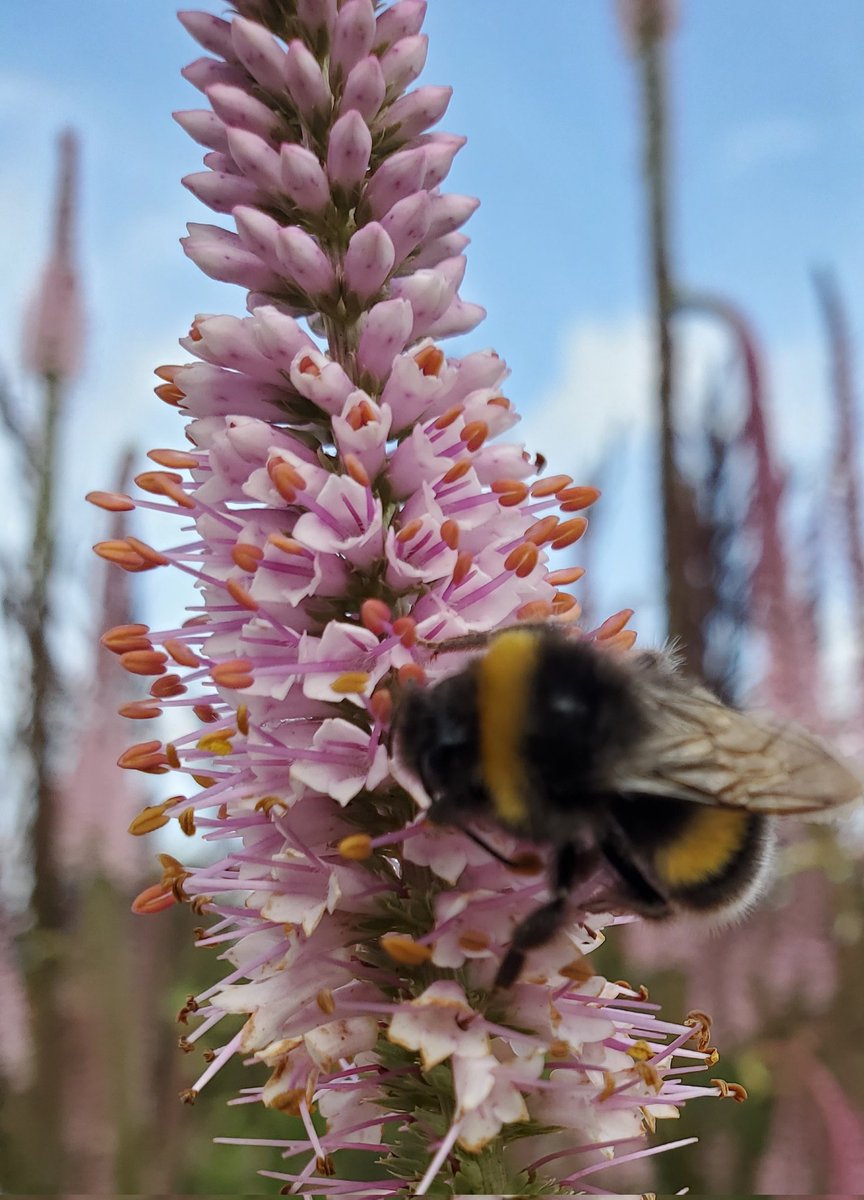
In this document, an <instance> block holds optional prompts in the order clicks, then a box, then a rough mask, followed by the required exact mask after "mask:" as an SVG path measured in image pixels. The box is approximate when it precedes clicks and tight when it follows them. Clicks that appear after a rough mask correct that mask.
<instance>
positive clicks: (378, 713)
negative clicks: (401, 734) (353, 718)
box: [369, 687, 393, 725]
mask: <svg viewBox="0 0 864 1200" xmlns="http://www.w3.org/2000/svg"><path fill="white" fill-rule="evenodd" d="M369 709H370V711H371V713H372V716H373V717H374V718H375V720H376V721H378V723H379V724H380V725H389V724H390V720H391V718H392V716H393V696H392V694H391V692H390V689H389V688H386V687H383V688H379V689H378V691H377V692H373V693H372V695H371V696H370V697H369Z"/></svg>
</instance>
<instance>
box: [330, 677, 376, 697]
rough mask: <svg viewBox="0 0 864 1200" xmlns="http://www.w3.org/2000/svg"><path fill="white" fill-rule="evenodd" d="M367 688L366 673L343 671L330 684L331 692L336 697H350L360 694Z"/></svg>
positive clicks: (367, 679)
mask: <svg viewBox="0 0 864 1200" xmlns="http://www.w3.org/2000/svg"><path fill="white" fill-rule="evenodd" d="M368 686H369V672H368V671H345V673H344V674H342V675H339V676H338V677H337V678H336V679H334V680H333V682H332V683H331V684H330V690H331V692H335V693H336V695H337V696H350V695H353V694H355V693H357V692H362V691H364V690H365V688H367V687H368Z"/></svg>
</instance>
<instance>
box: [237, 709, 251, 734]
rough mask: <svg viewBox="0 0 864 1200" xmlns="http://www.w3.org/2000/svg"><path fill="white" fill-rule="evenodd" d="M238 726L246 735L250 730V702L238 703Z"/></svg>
mask: <svg viewBox="0 0 864 1200" xmlns="http://www.w3.org/2000/svg"><path fill="white" fill-rule="evenodd" d="M237 728H238V730H239V731H240V733H242V734H243V736H244V737H246V735H247V734H248V732H249V706H248V704H238V705H237Z"/></svg>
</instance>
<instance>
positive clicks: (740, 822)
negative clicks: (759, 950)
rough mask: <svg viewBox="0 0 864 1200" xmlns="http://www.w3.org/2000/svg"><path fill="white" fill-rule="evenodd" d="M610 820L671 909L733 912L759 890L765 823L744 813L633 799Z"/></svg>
mask: <svg viewBox="0 0 864 1200" xmlns="http://www.w3.org/2000/svg"><path fill="white" fill-rule="evenodd" d="M614 808H615V815H616V818H617V820H618V821H619V823H620V825H621V826H622V828H623V829H624V830H625V832H626V835H627V838H628V840H629V842H630V845H631V847H632V849H633V851H634V853H635V854H636V855H638V856H639V858H641V859H642V861H644V862H645V863H646V865H648V866H649V867H650V871H651V875H652V877H653V880H654V882H655V883H656V885H657V887H658V889H659V890H660V891H661V892H662V893H663V894H664V895H665V896H666V897H668V899H669V900H670V902H671V903H672V905H673V907H674V908H678V909H692V910H696V911H699V912H711V911H717V912H721V911H724V910H725V911H730V910H731V911H734V910H735V909H737V908H740V907H741V906H742V905H746V904H747V902H748V901H749V900H751V899H753V898H754V897H755V896H756V894H757V893H758V892H759V890H760V887H761V885H762V882H763V879H764V875H765V869H766V867H767V864H768V857H769V852H770V847H771V843H772V828H771V822H770V818H767V817H765V816H762V815H760V814H758V813H753V812H750V811H748V810H747V809H737V808H729V807H720V806H715V805H708V804H696V803H691V802H689V801H684V800H673V799H662V798H660V797H655V796H650V797H649V796H636V797H631V798H627V799H626V800H621V801H618V802H617V803H616V804H615V806H614Z"/></svg>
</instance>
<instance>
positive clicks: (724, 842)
mask: <svg viewBox="0 0 864 1200" xmlns="http://www.w3.org/2000/svg"><path fill="white" fill-rule="evenodd" d="M749 822H750V814H749V813H747V812H744V811H739V810H737V809H733V808H712V807H709V806H707V805H705V806H703V805H699V804H694V805H693V815H692V816H691V818H690V820H689V822H688V823H687V825H686V827H685V828H684V829H683V830H682V831H681V832H680V833H679V834H678V835H677V836H676V837H675V838H674V840H673V841H672V843H671V845H669V846H666V847H665V848H664V849H662V850H660V851H659V852H658V853H657V856H656V859H655V865H656V867H657V871H658V874H659V876H660V880H661V881H662V882H665V883H668V884H671V886H672V887H688V886H692V885H693V884H698V883H705V882H707V881H708V880H710V879H714V878H716V877H717V876H719V875H722V874H723V873H724V872H725V870H726V869H727V867H728V866H729V864H730V863H731V862H732V861H733V860H734V859H735V856H736V855H737V854H738V853H739V851H740V850H741V848H742V846H743V845H744V841H745V839H746V837H747V827H748V824H749Z"/></svg>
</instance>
